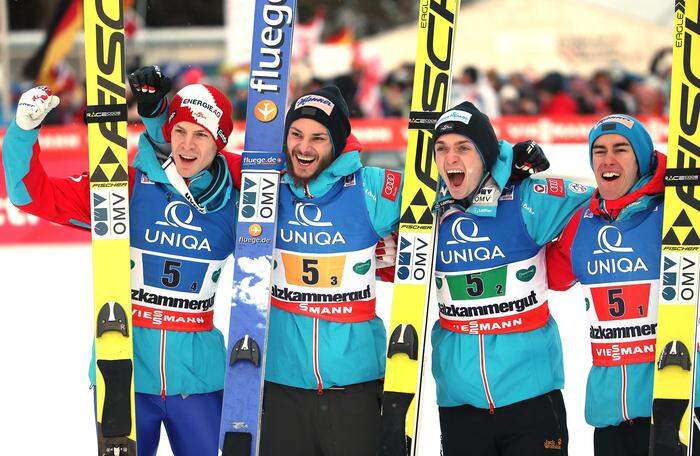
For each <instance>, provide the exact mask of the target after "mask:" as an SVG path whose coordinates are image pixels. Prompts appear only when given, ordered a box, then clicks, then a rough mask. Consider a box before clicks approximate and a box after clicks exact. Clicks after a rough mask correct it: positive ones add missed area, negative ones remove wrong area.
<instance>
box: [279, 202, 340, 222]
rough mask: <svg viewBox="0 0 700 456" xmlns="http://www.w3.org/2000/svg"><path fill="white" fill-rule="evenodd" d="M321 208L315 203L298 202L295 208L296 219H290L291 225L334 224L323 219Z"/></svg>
mask: <svg viewBox="0 0 700 456" xmlns="http://www.w3.org/2000/svg"><path fill="white" fill-rule="evenodd" d="M321 216H322V214H321V208H320V207H318V206H316V205H315V204H313V203H297V205H296V207H295V208H294V217H295V218H296V220H290V221H289V224H290V225H295V226H333V224H332V223H331V222H322V221H321Z"/></svg>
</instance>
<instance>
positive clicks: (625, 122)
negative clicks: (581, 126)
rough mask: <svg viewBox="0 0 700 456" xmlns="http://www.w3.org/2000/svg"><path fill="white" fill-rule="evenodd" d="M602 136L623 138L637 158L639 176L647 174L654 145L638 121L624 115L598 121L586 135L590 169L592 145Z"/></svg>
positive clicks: (611, 116) (653, 156)
mask: <svg viewBox="0 0 700 456" xmlns="http://www.w3.org/2000/svg"><path fill="white" fill-rule="evenodd" d="M603 135H620V136H624V137H625V138H626V139H627V141H629V143H630V145H631V146H632V150H633V151H634V155H635V156H636V157H637V165H638V166H639V175H640V176H645V175H647V174H649V172H650V170H651V168H652V163H653V161H654V159H655V155H654V143H653V142H652V140H651V136H649V132H647V130H646V128H644V125H642V123H641V122H640V121H639V120H637V119H635V118H634V117H632V116H628V115H625V114H612V115H609V116H606V117H603V118H602V119H600V120H599V121H598V123H597V124H595V126H594V127H593V129H592V130H591V132H590V133H589V134H588V158H589V159H590V161H591V167H593V143H595V141H596V139H598V138H600V137H601V136H603Z"/></svg>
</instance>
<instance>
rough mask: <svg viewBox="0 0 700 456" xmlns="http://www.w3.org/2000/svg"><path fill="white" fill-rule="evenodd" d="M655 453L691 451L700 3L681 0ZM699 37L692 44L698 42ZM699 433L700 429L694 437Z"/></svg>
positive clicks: (699, 214) (698, 254)
mask: <svg viewBox="0 0 700 456" xmlns="http://www.w3.org/2000/svg"><path fill="white" fill-rule="evenodd" d="M674 19H675V20H674V22H675V28H674V47H673V74H672V79H671V106H670V111H669V132H668V169H667V170H666V176H665V185H666V189H665V192H664V218H663V230H662V240H661V284H660V287H659V288H660V290H659V314H658V327H657V333H656V370H655V371H654V393H653V396H654V400H653V404H652V426H651V436H650V451H649V454H650V455H652V456H653V455H656V456H666V455H673V456H676V455H678V456H680V455H683V456H685V455H689V454H690V453H691V451H692V443H691V441H692V437H691V436H692V428H693V402H694V384H695V381H696V379H695V371H696V366H695V362H696V326H697V317H698V315H697V305H698V291H699V290H698V270H699V262H700V237H699V234H700V196H699V195H697V194H696V191H697V190H698V187H697V186H698V184H699V183H700V171H699V170H698V162H699V161H700V123H699V120H700V119H699V116H698V109H700V80H699V79H698V77H697V76H696V75H697V74H700V47H699V46H698V41H700V26H699V24H700V9H699V7H698V0H687V1H684V0H677V1H676V3H675V14H674ZM693 44H694V46H693ZM694 438H700V436H694Z"/></svg>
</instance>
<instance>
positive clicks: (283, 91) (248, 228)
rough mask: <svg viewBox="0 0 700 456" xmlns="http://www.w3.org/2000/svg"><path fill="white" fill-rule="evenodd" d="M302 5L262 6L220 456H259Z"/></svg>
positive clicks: (280, 1) (256, 27) (289, 0)
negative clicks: (289, 97)
mask: <svg viewBox="0 0 700 456" xmlns="http://www.w3.org/2000/svg"><path fill="white" fill-rule="evenodd" d="M295 15H296V0H256V2H255V13H254V20H253V47H252V53H251V66H250V70H251V71H250V82H249V88H248V107H247V113H246V134H245V145H244V152H243V161H242V170H243V176H242V178H241V194H240V200H239V206H238V223H237V225H236V249H235V254H234V272H233V296H232V302H231V314H230V320H229V333H228V357H227V367H226V380H225V384H224V402H223V409H222V415H221V430H220V439H219V448H220V449H221V454H222V455H224V456H256V455H257V454H258V448H259V445H260V418H261V412H262V394H263V383H264V380H265V345H266V342H267V321H268V316H269V304H270V280H271V272H272V269H271V266H272V264H271V262H272V253H273V249H274V246H275V233H276V224H277V204H278V193H279V182H280V171H281V170H282V168H283V166H284V161H285V159H284V152H283V151H282V145H283V144H284V112H285V109H286V100H287V85H288V77H289V67H290V64H291V56H292V34H293V28H294V20H295Z"/></svg>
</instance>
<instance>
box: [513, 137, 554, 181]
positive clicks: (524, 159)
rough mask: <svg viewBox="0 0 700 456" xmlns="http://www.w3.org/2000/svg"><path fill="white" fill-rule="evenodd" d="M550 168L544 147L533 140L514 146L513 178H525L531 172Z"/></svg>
mask: <svg viewBox="0 0 700 456" xmlns="http://www.w3.org/2000/svg"><path fill="white" fill-rule="evenodd" d="M546 169H549V160H547V157H546V156H545V155H544V151H543V150H542V148H541V147H540V146H539V144H537V143H536V142H535V141H533V140H531V139H530V140H529V141H524V142H519V143H518V144H516V145H514V146H513V168H512V169H511V171H510V177H511V179H525V178H526V177H529V176H530V175H531V174H535V173H539V172H541V171H544V170H546Z"/></svg>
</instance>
